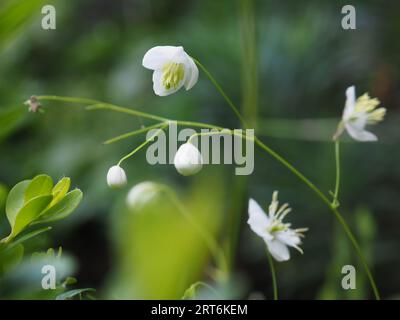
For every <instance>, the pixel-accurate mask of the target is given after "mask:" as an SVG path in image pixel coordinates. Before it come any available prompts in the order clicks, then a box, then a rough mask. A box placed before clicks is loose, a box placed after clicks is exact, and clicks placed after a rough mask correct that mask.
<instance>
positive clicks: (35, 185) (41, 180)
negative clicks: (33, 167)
mask: <svg viewBox="0 0 400 320" xmlns="http://www.w3.org/2000/svg"><path fill="white" fill-rule="evenodd" d="M52 188H53V180H52V179H51V178H50V177H49V176H48V175H46V174H40V175H38V176H36V177H34V178H33V179H32V181H31V182H30V183H29V185H28V187H27V188H26V190H25V202H28V201H29V200H31V199H33V198H36V197H38V196H45V195H50V194H51V190H52Z"/></svg>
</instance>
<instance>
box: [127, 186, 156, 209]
mask: <svg viewBox="0 0 400 320" xmlns="http://www.w3.org/2000/svg"><path fill="white" fill-rule="evenodd" d="M160 190H161V186H160V185H159V184H158V183H155V182H152V181H143V182H141V183H138V184H137V185H135V186H133V187H132V189H131V190H129V192H128V195H127V197H126V202H127V204H128V206H129V208H131V209H140V208H141V207H143V206H144V205H146V204H147V203H149V202H151V201H152V200H153V199H155V198H156V196H157V194H158V193H159V191H160Z"/></svg>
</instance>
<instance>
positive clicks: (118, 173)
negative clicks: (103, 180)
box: [107, 166, 127, 188]
mask: <svg viewBox="0 0 400 320" xmlns="http://www.w3.org/2000/svg"><path fill="white" fill-rule="evenodd" d="M126 182H127V179H126V174H125V171H124V169H122V168H121V167H120V166H112V167H111V168H110V169H109V170H108V173H107V184H108V185H109V186H110V187H111V188H121V187H123V186H125V185H126Z"/></svg>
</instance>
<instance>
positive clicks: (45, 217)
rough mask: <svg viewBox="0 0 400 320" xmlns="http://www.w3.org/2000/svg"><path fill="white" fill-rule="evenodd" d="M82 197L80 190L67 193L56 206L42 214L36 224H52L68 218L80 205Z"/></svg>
mask: <svg viewBox="0 0 400 320" xmlns="http://www.w3.org/2000/svg"><path fill="white" fill-rule="evenodd" d="M82 196H83V195H82V191H81V190H79V189H75V190H73V191H71V192H69V193H67V195H66V196H65V197H64V198H62V199H61V200H60V201H59V202H57V203H56V204H55V205H54V206H52V207H50V208H48V209H46V211H44V212H43V213H42V214H41V216H40V219H38V220H36V221H35V222H34V223H44V222H51V221H56V220H60V219H64V218H66V217H67V216H69V215H70V214H71V213H72V211H74V210H75V209H76V207H77V206H78V205H79V203H80V202H81V200H82Z"/></svg>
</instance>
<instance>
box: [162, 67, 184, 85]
mask: <svg viewBox="0 0 400 320" xmlns="http://www.w3.org/2000/svg"><path fill="white" fill-rule="evenodd" d="M184 76H185V69H184V67H183V63H174V62H169V63H167V64H165V65H164V67H163V76H162V84H163V86H164V88H165V89H167V90H169V89H171V88H174V89H176V88H177V87H178V86H179V84H180V83H181V81H182V80H183V78H184Z"/></svg>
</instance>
